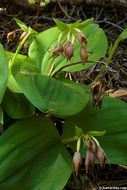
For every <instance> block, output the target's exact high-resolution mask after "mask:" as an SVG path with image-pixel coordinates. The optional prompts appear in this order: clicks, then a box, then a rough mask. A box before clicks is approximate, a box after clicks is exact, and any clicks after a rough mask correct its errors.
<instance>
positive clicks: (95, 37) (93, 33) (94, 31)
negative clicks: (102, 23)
mask: <svg viewBox="0 0 127 190" xmlns="http://www.w3.org/2000/svg"><path fill="white" fill-rule="evenodd" d="M82 32H83V33H84V34H85V36H86V37H87V38H88V45H87V51H88V52H92V53H93V54H92V56H90V57H89V58H88V61H91V62H90V63H87V62H86V63H85V65H83V64H82V63H81V64H77V65H74V66H70V67H66V68H65V69H63V71H68V72H75V71H80V70H84V69H86V68H88V67H90V66H91V65H93V64H95V63H92V60H93V61H96V60H99V59H100V58H102V57H104V56H105V53H106V51H107V38H106V36H105V33H104V31H103V30H102V29H101V28H99V26H98V25H97V24H90V25H88V26H87V27H85V28H84V29H83V30H82ZM100 39H101V40H100ZM55 46H56V42H53V43H52V44H51V46H50V48H51V49H53V48H54V47H55ZM80 46H81V45H80V44H79V43H78V42H77V43H74V57H73V58H72V60H71V61H67V60H66V59H65V58H63V57H62V56H59V57H58V58H56V59H55V61H54V63H55V66H54V69H53V71H52V75H53V74H54V73H55V72H56V71H57V70H58V69H59V68H61V67H62V66H64V65H67V64H71V63H75V62H79V61H81V58H80ZM51 55H52V53H49V52H48V51H47V52H46V53H45V55H44V57H43V61H42V68H41V73H42V74H43V73H44V72H45V70H46V68H47V67H48V65H49V64H51V59H49V58H50V57H51Z"/></svg>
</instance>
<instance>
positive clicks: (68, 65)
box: [52, 61, 107, 78]
mask: <svg viewBox="0 0 127 190" xmlns="http://www.w3.org/2000/svg"><path fill="white" fill-rule="evenodd" d="M91 62H93V63H103V64H104V65H105V66H107V64H106V63H105V62H104V61H87V62H86V63H91ZM81 63H82V62H81V61H79V62H75V63H69V64H67V65H64V66H62V67H61V68H59V69H58V70H57V71H56V72H55V73H54V74H53V75H52V78H53V77H55V76H56V75H57V74H58V73H60V71H62V70H63V69H65V68H66V67H70V66H72V65H78V64H81Z"/></svg>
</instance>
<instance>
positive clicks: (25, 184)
mask: <svg viewBox="0 0 127 190" xmlns="http://www.w3.org/2000/svg"><path fill="white" fill-rule="evenodd" d="M53 125H54V124H53V123H52V121H50V120H49V119H47V118H43V117H42V116H40V117H34V118H30V119H24V120H20V121H18V122H16V123H15V124H13V125H12V126H11V127H10V128H9V129H7V130H6V131H5V133H4V134H3V135H2V136H1V138H0V163H1V164H0V189H1V190H12V189H13V190H17V189H18V190H49V189H52V190H61V189H62V188H63V187H64V186H65V184H66V183H67V181H68V179H69V177H70V175H71V172H72V166H71V165H72V163H71V159H70V155H69V153H68V151H67V150H66V148H65V147H64V145H63V144H61V142H60V136H59V134H58V131H57V129H56V128H55V127H54V126H53Z"/></svg>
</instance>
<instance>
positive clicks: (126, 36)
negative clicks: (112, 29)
mask: <svg viewBox="0 0 127 190" xmlns="http://www.w3.org/2000/svg"><path fill="white" fill-rule="evenodd" d="M118 39H119V40H125V39H127V29H125V30H124V31H123V32H122V33H121V34H120V35H119V37H118Z"/></svg>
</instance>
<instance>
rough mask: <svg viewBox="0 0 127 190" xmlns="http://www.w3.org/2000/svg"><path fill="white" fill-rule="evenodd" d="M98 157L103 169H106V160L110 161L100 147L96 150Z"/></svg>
mask: <svg viewBox="0 0 127 190" xmlns="http://www.w3.org/2000/svg"><path fill="white" fill-rule="evenodd" d="M96 157H97V159H98V160H99V163H100V166H101V168H102V167H104V166H105V160H108V159H107V157H106V155H105V152H104V150H103V149H102V148H101V147H100V146H99V147H98V148H97V149H96Z"/></svg>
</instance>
